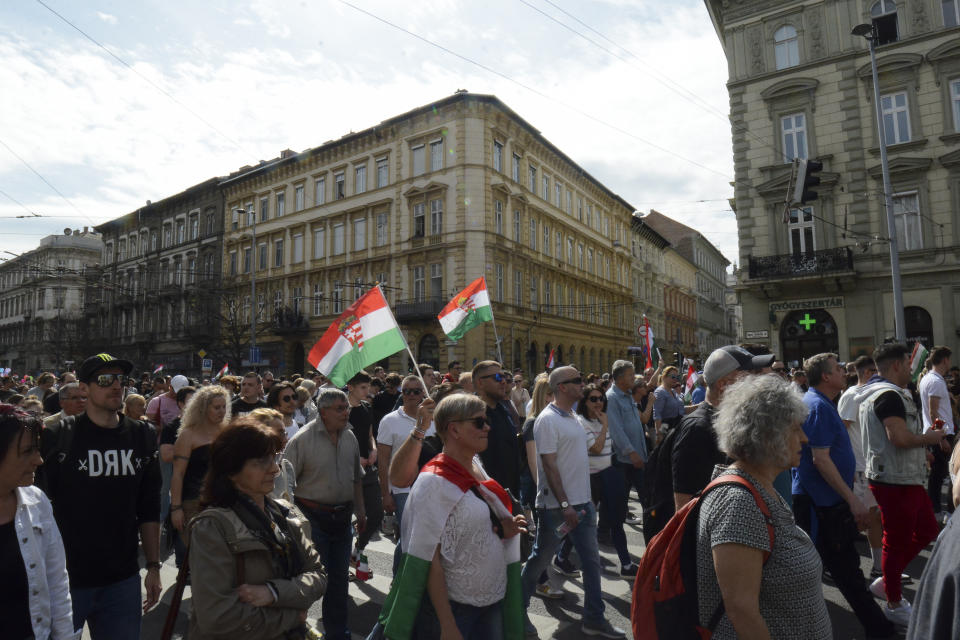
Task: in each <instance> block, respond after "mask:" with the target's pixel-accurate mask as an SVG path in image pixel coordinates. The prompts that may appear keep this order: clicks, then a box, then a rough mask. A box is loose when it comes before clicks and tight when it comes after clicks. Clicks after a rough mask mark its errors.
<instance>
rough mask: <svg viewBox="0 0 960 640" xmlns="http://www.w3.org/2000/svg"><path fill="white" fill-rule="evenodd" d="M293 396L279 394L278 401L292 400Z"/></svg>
mask: <svg viewBox="0 0 960 640" xmlns="http://www.w3.org/2000/svg"><path fill="white" fill-rule="evenodd" d="M293 398H294V396H280V402H293Z"/></svg>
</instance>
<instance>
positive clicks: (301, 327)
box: [273, 307, 310, 336]
mask: <svg viewBox="0 0 960 640" xmlns="http://www.w3.org/2000/svg"><path fill="white" fill-rule="evenodd" d="M309 331H310V321H309V320H307V318H306V317H305V316H304V315H303V314H302V313H300V312H299V311H294V310H293V309H291V308H290V307H284V308H283V309H280V310H278V311H277V312H276V313H275V314H274V316H273V333H274V334H275V335H278V336H292V335H304V334H306V333H308V332H309Z"/></svg>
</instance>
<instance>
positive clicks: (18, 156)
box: [0, 138, 96, 224]
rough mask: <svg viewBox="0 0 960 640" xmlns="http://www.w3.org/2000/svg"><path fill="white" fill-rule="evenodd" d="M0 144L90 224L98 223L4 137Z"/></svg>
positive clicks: (0, 139)
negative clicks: (15, 149) (11, 146)
mask: <svg viewBox="0 0 960 640" xmlns="http://www.w3.org/2000/svg"><path fill="white" fill-rule="evenodd" d="M0 145H3V147H4V148H5V149H6V150H7V151H9V152H10V155H12V156H13V157H14V158H16V159H17V160H19V161H20V163H21V164H23V166H25V167H26V168H27V169H30V171H32V172H33V174H34V175H35V176H37V177H38V178H40V180H41V181H42V182H43V183H44V184H45V185H47V186H48V187H50V188H51V189H53V191H54V192H55V193H56V194H57V195H58V196H60V197H61V198H63V201H64V202H66V203H67V204H68V205H70V206H71V207H73V208H74V210H76V212H77V213H79V214H80V215H81V216H83V217H84V218H86V219H87V220H89V221H90V224H96V223H95V222H94V221H93V218H91V217H90V216H89V215H87V214H86V213H85V212H84V211H81V210H80V208H79V207H78V206H77V205H75V204H73V202H72V201H71V200H70V199H69V198H68V197H67V196H65V195H63V192H61V191H60V189H57V188H56V187H55V186H53V183H52V182H50V181H49V180H47V179H46V178H44V177H43V175H41V173H40V172H39V171H37V170H36V169H34V168H33V167H32V166H31V165H30V163H29V162H27V161H26V160H24V159H23V158H22V157H21V156H20V154H19V153H17V152H16V151H14V150H13V149H12V148H10V145H8V144H7V143H6V142H4V141H3V139H2V138H0ZM7 197H9V196H7ZM10 199H11V200H13V198H10ZM24 208H26V207H24ZM28 211H29V209H28Z"/></svg>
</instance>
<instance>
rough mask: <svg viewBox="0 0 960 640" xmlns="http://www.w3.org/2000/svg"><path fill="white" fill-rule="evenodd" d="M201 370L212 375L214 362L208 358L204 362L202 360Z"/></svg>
mask: <svg viewBox="0 0 960 640" xmlns="http://www.w3.org/2000/svg"><path fill="white" fill-rule="evenodd" d="M200 369H201V370H202V371H203V372H204V373H210V372H212V371H213V360H210V359H207V358H204V359H203V360H201V362H200Z"/></svg>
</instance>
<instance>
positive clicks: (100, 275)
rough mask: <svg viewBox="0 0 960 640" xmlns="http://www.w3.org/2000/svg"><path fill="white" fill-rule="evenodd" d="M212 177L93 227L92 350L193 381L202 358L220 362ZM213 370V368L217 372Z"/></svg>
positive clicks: (217, 218)
mask: <svg viewBox="0 0 960 640" xmlns="http://www.w3.org/2000/svg"><path fill="white" fill-rule="evenodd" d="M219 182H220V179H219V178H211V179H209V180H206V181H204V182H201V183H200V184H197V185H194V186H192V187H189V188H188V189H185V190H184V191H182V192H180V193H178V194H175V195H172V196H170V197H168V198H164V199H163V200H161V201H159V202H150V201H149V200H148V201H147V203H146V205H145V206H143V207H141V208H139V209H137V210H136V211H132V212H130V213H128V214H126V215H124V216H121V217H119V218H116V219H114V220H111V221H109V222H105V223H103V224H101V225H99V226H98V227H96V229H97V231H99V232H100V233H101V234H102V236H103V257H102V260H100V262H101V266H100V269H99V271H98V272H97V273H95V274H91V275H92V276H93V277H90V278H89V279H88V285H87V286H88V290H87V296H86V306H85V311H86V316H87V323H88V325H87V326H88V333H89V339H90V341H91V344H97V345H103V346H104V347H106V346H109V350H110V353H111V354H113V355H114V356H116V357H124V358H128V359H130V360H131V361H133V362H134V363H135V364H136V365H137V368H138V369H139V370H148V371H149V370H152V369H153V367H155V366H157V365H164V368H166V369H167V370H173V371H177V372H184V373H190V374H193V375H198V374H200V372H201V359H200V356H199V353H200V352H201V351H203V352H208V353H210V357H211V358H212V357H214V356H217V357H219V358H221V359H225V358H226V356H225V355H224V353H225V352H227V351H228V350H229V349H228V345H224V344H223V343H222V342H223V341H222V339H221V335H220V329H221V326H222V325H223V323H224V321H223V318H222V316H221V312H220V303H219V300H220V274H221V256H222V253H223V248H222V238H223V196H222V194H221V192H220V187H219ZM218 367H219V365H218Z"/></svg>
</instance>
